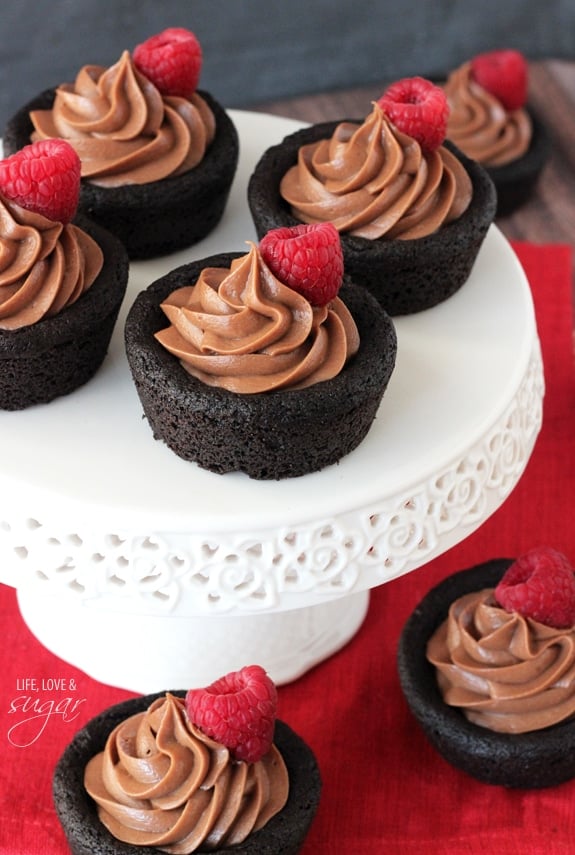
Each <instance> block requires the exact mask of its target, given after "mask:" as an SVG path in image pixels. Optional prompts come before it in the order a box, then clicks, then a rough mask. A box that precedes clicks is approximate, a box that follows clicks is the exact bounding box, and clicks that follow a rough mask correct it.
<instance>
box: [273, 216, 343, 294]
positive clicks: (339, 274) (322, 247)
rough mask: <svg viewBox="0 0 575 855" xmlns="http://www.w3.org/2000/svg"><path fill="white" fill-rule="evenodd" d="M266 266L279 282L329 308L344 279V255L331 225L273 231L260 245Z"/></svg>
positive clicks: (335, 230) (337, 236)
mask: <svg viewBox="0 0 575 855" xmlns="http://www.w3.org/2000/svg"><path fill="white" fill-rule="evenodd" d="M259 249H260V253H261V255H262V258H263V259H264V261H265V263H266V264H267V266H268V267H269V269H270V270H271V271H272V273H273V274H274V275H275V276H276V277H277V278H278V279H279V280H280V282H283V283H285V284H286V285H289V287H290V288H292V289H293V290H294V291H297V292H298V293H299V294H303V296H304V297H305V298H306V299H307V300H308V301H309V302H310V303H311V304H312V306H326V305H327V304H328V303H329V302H330V300H333V298H334V297H336V296H337V293H338V291H339V289H340V287H341V283H342V279H343V252H342V248H341V240H340V237H339V233H338V231H337V229H336V228H335V226H334V225H333V224H332V223H317V224H311V225H300V226H291V227H289V226H286V227H283V228H279V229H272V230H270V231H269V232H267V234H265V235H264V236H263V238H262V239H261V241H260V244H259Z"/></svg>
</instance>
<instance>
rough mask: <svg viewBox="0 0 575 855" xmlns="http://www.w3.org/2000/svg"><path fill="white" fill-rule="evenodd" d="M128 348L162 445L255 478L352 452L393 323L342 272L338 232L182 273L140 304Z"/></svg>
mask: <svg viewBox="0 0 575 855" xmlns="http://www.w3.org/2000/svg"><path fill="white" fill-rule="evenodd" d="M125 342H126V353H127V357H128V362H129V365H130V368H131V371H132V377H133V380H134V383H135V385H136V389H137V392H138V395H139V397H140V401H141V403H142V406H143V410H144V413H145V415H146V417H147V420H148V422H149V425H150V428H151V430H152V432H153V435H154V437H155V438H156V439H161V440H163V441H164V442H165V443H166V444H167V445H168V446H169V448H171V449H172V451H174V452H175V453H176V454H177V455H179V456H180V457H182V458H183V459H185V460H190V461H194V462H196V463H197V464H198V465H199V466H201V467H203V468H204V469H209V470H211V471H213V472H216V473H219V474H223V473H226V472H234V471H241V472H244V473H247V474H248V475H249V476H250V477H252V478H256V479H281V478H287V477H294V476H299V475H305V474H307V473H310V472H315V471H318V470H320V469H323V468H324V467H325V466H328V465H330V464H333V463H336V462H337V461H338V460H340V459H341V458H342V457H343V456H344V455H346V454H349V453H350V452H351V451H353V449H354V448H356V447H357V446H358V445H359V443H360V442H361V441H362V440H363V438H364V437H365V436H366V434H367V432H368V431H369V429H370V427H371V424H372V422H373V419H374V418H375V416H376V413H377V411H378V408H379V406H380V403H381V399H382V397H383V394H384V392H385V389H386V388H387V384H388V382H389V379H390V377H391V374H392V371H393V368H394V366H395V357H396V352H397V339H396V334H395V328H394V326H393V323H392V321H391V319H390V318H389V316H388V315H387V313H386V312H384V311H383V309H382V308H381V306H380V305H379V304H378V303H377V301H376V300H375V299H374V298H373V296H372V295H371V294H369V292H368V291H367V290H366V289H364V288H362V287H361V286H358V285H355V284H354V283H353V282H352V281H351V279H350V278H349V277H347V276H346V275H344V274H343V257H342V252H341V244H340V240H339V235H338V233H337V230H336V229H335V228H334V227H333V226H332V225H331V224H330V223H326V224H322V225H317V226H299V227H295V228H293V229H290V228H287V229H278V230H274V231H272V232H270V233H268V234H267V235H266V236H265V237H264V238H263V239H262V241H261V242H260V244H259V245H256V244H254V243H251V244H249V251H248V252H247V253H244V254H242V253H228V254H222V255H217V256H211V257H209V258H205V259H202V260H200V261H195V262H192V263H190V264H186V265H183V266H181V267H179V268H176V269H175V270H173V271H171V272H170V273H168V274H167V275H166V276H164V277H162V278H161V279H159V280H157V281H156V282H154V283H152V284H151V285H150V286H149V287H148V288H147V289H146V290H145V291H143V292H142V293H140V294H139V295H138V297H137V298H136V300H135V302H134V304H133V305H132V307H131V309H130V311H129V313H128V317H127V320H126V326H125Z"/></svg>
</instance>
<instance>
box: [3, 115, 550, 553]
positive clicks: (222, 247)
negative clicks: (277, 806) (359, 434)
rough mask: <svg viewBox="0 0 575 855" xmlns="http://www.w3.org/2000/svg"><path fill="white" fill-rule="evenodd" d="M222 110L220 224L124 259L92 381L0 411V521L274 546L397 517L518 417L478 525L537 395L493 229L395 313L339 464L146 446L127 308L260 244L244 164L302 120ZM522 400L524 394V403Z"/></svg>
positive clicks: (526, 429) (518, 466)
mask: <svg viewBox="0 0 575 855" xmlns="http://www.w3.org/2000/svg"><path fill="white" fill-rule="evenodd" d="M230 115H231V116H232V118H233V120H234V122H235V123H236V126H237V128H238V132H239V136H240V151H241V153H240V163H239V167H238V173H237V176H236V179H235V182H234V185H233V187H232V192H231V195H230V200H229V203H228V207H227V209H226V212H225V214H224V217H223V220H222V221H221V224H220V225H219V227H218V228H217V229H216V230H215V231H214V232H213V233H212V235H210V236H209V237H208V238H207V239H205V240H204V241H202V242H201V243H200V244H198V245H197V246H195V247H193V248H192V249H190V250H188V251H185V252H181V253H177V254H174V255H171V256H168V257H165V258H161V259H157V260H154V261H151V262H137V263H133V264H132V265H131V270H130V279H129V285H128V292H127V296H126V300H125V302H124V305H123V307H122V310H121V313H120V317H119V320H118V323H117V326H116V330H115V333H114V336H113V339H112V343H111V347H110V351H109V354H108V356H107V358H106V360H105V362H104V365H103V366H102V368H101V370H100V371H99V373H98V374H97V375H96V377H95V378H94V379H93V380H92V381H90V382H89V383H88V384H86V386H84V387H83V388H81V389H79V390H78V391H77V392H75V393H73V394H72V395H70V396H68V397H66V398H62V399H59V400H56V401H54V402H52V403H50V404H49V405H44V406H39V407H34V408H30V409H28V410H25V411H23V412H16V413H12V412H2V413H0V436H1V437H2V444H3V448H4V453H3V454H2V456H1V459H0V490H1V494H0V495H1V496H2V499H1V500H0V523H1V522H2V519H11V518H13V517H14V515H17V514H22V515H24V516H25V517H26V518H33V519H36V520H39V521H40V522H41V523H42V525H46V524H47V525H54V526H60V527H61V526H62V525H64V526H65V527H66V530H67V531H74V530H75V529H76V528H78V529H81V530H83V531H84V530H87V529H89V530H93V531H107V532H110V531H123V532H126V531H128V532H137V533H141V534H145V535H147V534H157V533H159V534H162V533H169V532H173V533H180V534H181V533H186V534H189V535H191V536H196V535H197V536H198V537H208V538H211V539H212V541H213V542H214V543H218V542H220V540H226V539H229V538H230V537H231V538H233V537H235V536H236V535H237V536H245V535H246V533H254V535H255V536H259V535H261V534H262V533H263V535H264V537H265V536H266V533H270V536H271V537H275V536H276V533H277V532H278V530H279V532H280V534H282V533H285V531H286V530H290V529H291V528H293V527H296V528H297V527H303V528H304V529H305V528H306V527H308V526H309V525H311V526H312V527H314V526H317V525H321V524H322V522H323V521H326V520H327V521H332V520H334V519H335V520H337V519H339V518H340V517H342V515H343V519H344V520H345V519H347V514H348V513H349V512H352V513H354V512H355V511H360V512H363V511H364V510H365V511H366V512H367V513H368V515H371V514H372V513H373V514H374V515H377V514H381V513H385V512H386V510H385V509H386V508H389V509H391V510H390V513H392V512H393V509H394V508H396V507H398V506H402V504H403V503H404V501H405V502H409V501H410V496H412V495H416V494H418V493H420V492H421V485H428V484H429V483H430V482H435V481H437V480H438V479H442V478H444V476H445V473H449V472H451V471H453V470H454V467H455V469H457V468H458V467H460V465H461V463H463V465H464V466H465V465H467V464H468V463H469V455H470V454H475V450H476V449H477V448H483V446H484V444H485V443H486V442H488V443H489V442H491V435H492V433H493V431H494V429H495V434H496V435H497V436H498V437H500V436H501V433H502V430H503V432H504V433H505V432H506V431H507V428H506V427H505V424H506V422H507V420H508V415H507V414H508V412H509V411H510V410H511V411H515V410H516V409H517V408H519V410H520V418H519V420H518V427H516V428H512V431H511V432H512V433H514V434H515V441H516V444H518V445H519V446H520V448H519V451H516V452H515V453H514V462H513V466H512V467H511V469H510V471H509V472H508V473H507V476H506V483H505V484H503V485H499V487H498V492H497V498H496V500H495V501H492V500H488V501H487V502H484V503H483V506H482V508H481V509H480V510H476V511H475V514H476V516H477V518H478V519H474V521H473V525H474V526H475V525H477V524H479V523H480V521H481V518H483V517H485V516H487V515H488V514H489V513H491V512H492V510H493V509H494V507H496V505H497V504H498V503H500V502H501V501H503V499H504V498H505V495H506V494H507V493H508V492H509V490H510V489H511V488H512V486H513V485H514V483H515V482H516V480H517V479H518V478H519V476H520V474H521V472H522V470H523V468H524V465H525V462H526V459H527V458H528V456H529V453H530V451H531V448H532V445H533V442H534V439H535V436H536V435H537V432H538V429H539V421H538V417H539V414H540V406H539V405H540V403H541V398H542V387H541V377H540V375H541V366H540V356H539V350H538V339H537V330H536V324H535V317H534V310H533V303H532V299H531V294H530V289H529V285H528V282H527V280H526V277H525V275H524V272H523V270H522V268H521V266H520V264H519V262H518V259H517V257H516V256H515V254H514V252H513V250H512V248H511V247H510V245H509V244H508V243H507V241H506V240H505V238H504V237H503V236H502V234H501V233H500V232H499V230H498V229H497V228H496V227H495V226H492V227H491V228H490V230H489V232H488V234H487V237H486V240H485V242H484V245H483V247H482V248H481V250H480V253H479V256H478V258H477V262H476V264H475V266H474V269H473V271H472V274H471V276H470V278H469V280H468V282H467V283H466V284H465V285H464V286H463V287H462V288H461V290H460V291H459V292H458V293H457V294H455V295H454V296H453V297H452V298H450V299H449V300H447V301H446V302H444V303H443V304H441V305H439V306H437V307H435V308H433V309H430V310H427V311H425V312H421V313H419V314H416V315H412V316H406V317H400V318H397V319H396V328H397V334H398V355H397V363H396V368H395V371H394V373H393V376H392V378H391V381H390V384H389V387H388V390H387V392H386V394H385V396H384V399H383V401H382V404H381V407H380V410H379V412H378V416H377V418H376V420H375V422H374V424H373V426H372V428H371V430H370V432H369V434H368V436H367V438H366V439H365V440H364V441H363V443H362V444H361V445H360V446H359V447H358V448H357V449H356V450H355V451H354V452H352V453H351V454H349V455H348V456H347V457H345V458H344V459H342V460H341V461H340V462H339V463H338V464H336V465H334V466H331V467H329V468H327V469H325V470H323V471H322V472H318V473H315V474H312V475H306V476H304V477H303V478H296V479H286V480H283V481H279V482H276V481H272V482H258V481H254V480H251V479H250V478H248V477H247V476H245V475H244V474H241V473H234V474H228V475H223V476H221V475H216V474H213V473H210V472H207V471H204V470H201V469H200V468H199V467H197V466H196V465H195V464H193V463H189V462H184V461H183V460H181V459H179V458H178V457H177V456H175V455H174V454H173V453H172V452H171V451H170V450H169V449H168V448H167V447H166V446H165V445H164V444H163V443H162V442H159V441H156V440H154V439H153V436H152V433H151V430H150V428H149V426H148V424H147V422H146V421H145V419H144V418H143V414H142V409H141V406H140V403H139V400H138V397H137V394H136V391H135V388H134V386H133V384H132V381H131V377H130V373H129V368H128V365H127V361H126V358H125V354H124V346H123V324H124V319H125V316H126V311H127V309H128V308H129V305H130V304H131V302H132V300H133V299H134V297H135V295H136V293H138V292H139V291H140V290H141V289H142V288H145V287H146V286H147V285H148V284H149V283H150V282H152V281H153V280H154V279H156V278H158V277H159V276H161V275H163V274H164V273H165V272H167V271H168V270H170V269H172V268H174V267H175V266H178V265H180V264H183V263H184V262H186V261H190V260H194V259H198V258H202V257H204V256H208V255H211V254H212V253H215V252H222V251H237V250H244V249H246V250H247V248H246V241H248V240H255V239H256V235H255V230H254V228H253V225H252V222H251V219H250V216H249V211H248V207H247V202H246V185H247V181H248V179H249V176H250V174H251V172H252V169H253V167H254V165H255V163H256V161H257V159H258V158H259V156H260V154H261V153H262V152H263V151H264V150H265V149H266V148H267V147H268V146H270V145H272V144H275V143H276V142H278V141H279V140H280V139H281V138H282V137H283V136H284V135H286V134H288V133H291V132H292V131H294V130H296V129H297V128H299V127H301V124H300V123H298V122H295V121H293V120H289V119H283V118H279V117H272V116H269V115H265V114H259V113H253V112H246V111H235V110H231V111H230ZM526 386H527V391H526V389H525V387H526ZM526 394H527V396H528V397H531V398H532V399H533V400H532V401H528V402H527V406H526V405H525V403H524V398H525V395H526ZM502 424H503V426H504V427H503V428H501V425H502ZM246 441H249V438H246ZM504 480H505V479H504ZM491 486H492V485H491ZM426 490H427V487H426ZM461 536H464V535H463V534H461V535H458V537H461ZM390 548H391V549H392V550H393V548H394V547H393V545H391V546H390ZM402 548H404V547H402V546H401V544H398V546H397V549H398V550H400V549H402Z"/></svg>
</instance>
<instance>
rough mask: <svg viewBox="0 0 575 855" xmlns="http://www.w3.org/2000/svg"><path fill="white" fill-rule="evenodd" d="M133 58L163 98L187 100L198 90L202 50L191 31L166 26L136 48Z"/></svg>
mask: <svg viewBox="0 0 575 855" xmlns="http://www.w3.org/2000/svg"><path fill="white" fill-rule="evenodd" d="M133 58H134V63H135V65H136V67H137V69H138V70H139V71H141V72H142V74H144V75H145V76H146V77H147V78H148V80H151V81H152V83H153V84H154V85H155V86H156V87H157V88H158V89H159V91H160V92H161V93H162V95H179V96H181V97H182V98H190V97H191V96H192V95H193V93H194V92H195V91H196V89H197V87H198V81H199V79H200V73H201V70H202V48H201V46H200V43H199V41H198V39H197V38H196V36H195V35H194V33H192V32H191V31H190V30H186V29H184V28H183V27H169V28H168V29H167V30H163V31H162V32H161V33H157V35H155V36H151V37H150V38H149V39H147V40H146V41H145V42H142V43H141V44H139V45H137V46H136V47H135V48H134V51H133Z"/></svg>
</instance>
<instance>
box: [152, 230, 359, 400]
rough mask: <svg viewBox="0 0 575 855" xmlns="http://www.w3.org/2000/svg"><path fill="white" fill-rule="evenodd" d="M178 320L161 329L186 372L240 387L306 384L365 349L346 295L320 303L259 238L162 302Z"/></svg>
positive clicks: (245, 389)
mask: <svg viewBox="0 0 575 855" xmlns="http://www.w3.org/2000/svg"><path fill="white" fill-rule="evenodd" d="M162 309H163V311H164V312H165V314H166V315H167V317H168V319H169V321H170V324H171V325H170V326H169V327H168V328H167V329H165V330H161V331H160V332H158V333H156V338H157V339H158V341H159V342H160V343H161V344H162V345H163V346H164V347H165V348H166V349H167V350H169V351H170V353H173V354H174V355H175V356H177V357H178V358H179V359H180V361H181V363H182V365H183V367H184V368H185V369H186V371H189V373H190V374H193V375H194V376H195V377H197V378H199V379H200V380H202V381H203V382H204V383H207V384H208V385H210V386H219V387H220V388H223V389H228V390H230V391H233V392H241V393H254V392H264V391H270V390H272V389H286V388H291V389H295V388H303V387H305V386H311V385H312V384H314V383H319V382H321V381H322V380H328V379H331V378H332V377H335V376H336V375H337V374H339V372H340V371H341V370H342V368H343V366H344V365H345V363H346V361H347V359H349V358H350V357H351V356H352V355H353V354H354V353H355V352H356V351H357V349H358V347H359V335H358V332H357V327H356V325H355V322H354V320H353V318H352V316H351V314H350V312H349V310H348V309H347V308H346V306H345V304H344V303H343V302H342V300H341V299H340V298H339V297H336V298H335V299H334V300H332V301H331V302H330V303H328V305H327V306H322V307H316V306H312V305H311V304H310V303H309V302H308V301H307V300H306V298H305V297H303V296H302V295H301V294H298V293H297V292H296V291H294V290H292V289H291V288H289V287H288V286H287V285H284V284H283V283H282V282H280V281H279V280H278V279H276V277H275V276H274V275H273V273H272V272H271V271H270V269H269V268H268V267H267V265H266V264H265V262H264V261H263V259H262V257H261V255H260V253H259V250H258V249H257V247H256V246H255V244H251V247H250V251H249V252H248V253H247V254H246V255H244V256H241V257H239V258H236V259H234V260H233V261H232V263H231V266H230V268H229V269H227V268H216V267H208V268H205V269H204V270H203V271H202V273H201V274H200V277H199V278H198V280H197V282H196V283H195V284H194V285H190V286H186V287H183V288H179V289H178V290H176V291H174V292H173V293H172V294H170V296H169V297H168V298H167V299H166V300H165V301H164V303H162Z"/></svg>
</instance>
